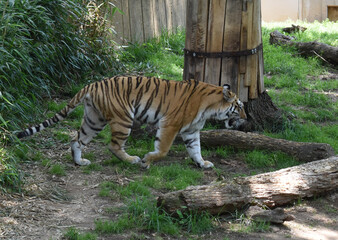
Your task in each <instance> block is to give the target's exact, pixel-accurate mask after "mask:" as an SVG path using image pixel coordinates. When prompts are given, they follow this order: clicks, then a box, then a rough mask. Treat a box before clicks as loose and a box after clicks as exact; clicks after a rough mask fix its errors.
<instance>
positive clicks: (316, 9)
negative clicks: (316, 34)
mask: <svg viewBox="0 0 338 240" xmlns="http://www.w3.org/2000/svg"><path fill="white" fill-rule="evenodd" d="M261 1H262V19H263V21H264V22H282V21H286V20H288V19H291V20H294V21H296V20H303V21H305V20H306V21H308V22H313V21H315V20H317V21H320V22H321V21H324V20H325V19H326V18H327V17H328V15H327V7H328V6H338V0H261Z"/></svg>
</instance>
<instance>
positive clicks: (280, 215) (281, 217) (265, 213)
mask: <svg viewBox="0 0 338 240" xmlns="http://www.w3.org/2000/svg"><path fill="white" fill-rule="evenodd" d="M246 215H247V216H248V217H251V218H252V219H253V220H257V221H266V222H271V223H279V224H280V223H283V222H284V221H291V220H293V219H294V217H293V216H291V215H289V214H286V213H285V212H284V209H283V208H276V209H273V210H264V209H262V208H260V207H258V206H251V207H250V208H249V209H248V210H247V211H246Z"/></svg>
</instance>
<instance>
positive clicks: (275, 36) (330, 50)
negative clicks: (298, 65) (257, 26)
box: [270, 31, 338, 66]
mask: <svg viewBox="0 0 338 240" xmlns="http://www.w3.org/2000/svg"><path fill="white" fill-rule="evenodd" d="M293 40H294V38H292V37H289V36H286V35H284V34H282V33H280V32H278V31H274V32H272V33H270V44H277V45H288V46H294V47H295V48H297V49H298V51H299V53H300V54H301V55H303V56H306V57H307V56H317V57H320V58H321V59H322V60H324V61H326V62H329V63H331V64H333V65H335V66H337V64H338V47H333V46H330V45H328V44H325V43H320V42H317V41H313V42H295V41H293Z"/></svg>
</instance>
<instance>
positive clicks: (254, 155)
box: [245, 150, 299, 169]
mask: <svg viewBox="0 0 338 240" xmlns="http://www.w3.org/2000/svg"><path fill="white" fill-rule="evenodd" d="M245 161H246V162H247V164H248V165H249V166H250V167H252V168H258V169H266V168H269V169H280V168H286V167H291V166H295V165H297V164H299V162H298V161H297V160H296V159H294V158H293V157H290V156H288V155H287V154H285V153H282V152H266V151H259V150H254V151H250V152H248V153H246V154H245Z"/></svg>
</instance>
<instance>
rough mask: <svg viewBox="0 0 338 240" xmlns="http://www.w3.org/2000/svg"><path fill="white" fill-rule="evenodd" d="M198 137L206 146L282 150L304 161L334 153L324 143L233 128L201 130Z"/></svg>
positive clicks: (326, 156) (329, 155)
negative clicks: (283, 137)
mask: <svg viewBox="0 0 338 240" xmlns="http://www.w3.org/2000/svg"><path fill="white" fill-rule="evenodd" d="M200 138H201V144H202V145H204V146H206V147H218V146H233V147H235V148H238V149H249V150H250V149H261V150H271V151H282V152H285V153H287V154H289V155H291V156H294V157H296V158H297V159H299V160H300V161H304V162H309V161H314V160H319V159H324V158H328V157H331V156H333V155H334V149H333V148H332V147H331V146H330V145H329V144H326V143H306V142H293V141H288V140H284V139H275V138H271V137H268V136H264V135H260V134H257V133H245V132H240V131H235V130H225V129H219V130H209V131H201V133H200Z"/></svg>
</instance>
